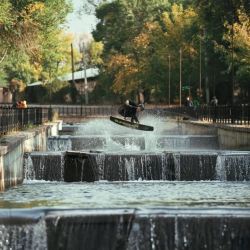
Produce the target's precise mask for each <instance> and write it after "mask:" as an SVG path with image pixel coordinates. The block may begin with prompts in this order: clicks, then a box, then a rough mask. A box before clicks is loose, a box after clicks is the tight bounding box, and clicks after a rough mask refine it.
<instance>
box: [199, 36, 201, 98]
mask: <svg viewBox="0 0 250 250" xmlns="http://www.w3.org/2000/svg"><path fill="white" fill-rule="evenodd" d="M199 37H200V87H199V101H200V103H201V36H199Z"/></svg>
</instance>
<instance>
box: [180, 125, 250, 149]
mask: <svg viewBox="0 0 250 250" xmlns="http://www.w3.org/2000/svg"><path fill="white" fill-rule="evenodd" d="M179 124H180V127H181V133H182V134H186V135H211V134H213V135H217V136H218V139H219V145H220V149H221V150H240V151H242V150H243V151H250V127H249V126H240V125H238V126H237V125H224V124H212V123H204V122H194V121H180V122H179Z"/></svg>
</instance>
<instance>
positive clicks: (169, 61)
mask: <svg viewBox="0 0 250 250" xmlns="http://www.w3.org/2000/svg"><path fill="white" fill-rule="evenodd" d="M170 79H171V55H170V54H169V55H168V106H170Z"/></svg>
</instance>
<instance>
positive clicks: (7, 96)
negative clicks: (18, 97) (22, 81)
mask: <svg viewBox="0 0 250 250" xmlns="http://www.w3.org/2000/svg"><path fill="white" fill-rule="evenodd" d="M0 103H12V93H11V91H10V89H9V88H8V87H2V86H1V87H0Z"/></svg>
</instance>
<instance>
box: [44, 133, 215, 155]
mask: <svg viewBox="0 0 250 250" xmlns="http://www.w3.org/2000/svg"><path fill="white" fill-rule="evenodd" d="M126 148H130V149H131V148H132V149H134V150H136V151H138V150H145V149H146V150H147V149H150V150H152V149H156V150H187V149H188V150H190V149H194V150H197V149H198V150H206V149H210V150H217V149H219V142H218V137H217V136H215V135H201V136H198V135H193V136H184V135H158V136H153V137H150V136H145V135H107V136H105V135H78V136H70V135H61V136H49V137H48V138H47V150H48V151H63V150H64V151H66V150H74V151H82V150H90V149H92V150H106V149H115V150H117V149H126Z"/></svg>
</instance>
